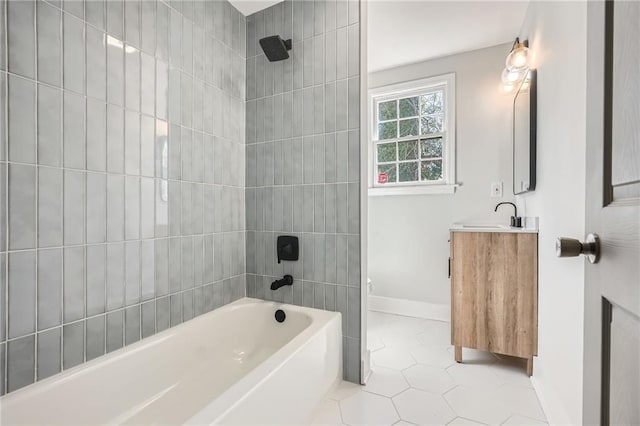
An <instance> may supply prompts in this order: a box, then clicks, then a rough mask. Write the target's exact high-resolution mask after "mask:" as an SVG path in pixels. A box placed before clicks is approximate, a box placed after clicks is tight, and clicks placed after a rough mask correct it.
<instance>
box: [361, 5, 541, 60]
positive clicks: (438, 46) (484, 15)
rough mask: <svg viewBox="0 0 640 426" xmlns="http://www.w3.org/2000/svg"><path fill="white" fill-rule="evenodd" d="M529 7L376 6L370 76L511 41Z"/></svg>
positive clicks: (370, 42)
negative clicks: (406, 65) (371, 73)
mask: <svg viewBox="0 0 640 426" xmlns="http://www.w3.org/2000/svg"><path fill="white" fill-rule="evenodd" d="M527 5H528V1H524V0H511V1H482V0H475V1H455V0H450V1H430V0H422V1H418V0H414V1H406V0H373V1H369V4H368V9H369V10H368V14H369V20H368V23H369V25H368V66H369V72H375V71H380V70H382V69H386V68H393V67H397V66H399V65H404V64H410V63H413V62H420V61H424V60H427V59H433V58H437V57H441V56H447V55H451V54H454V53H460V52H466V51H469V50H474V49H480V48H483V47H488V46H494V45H496V44H500V43H505V42H508V41H512V40H514V39H515V37H516V36H517V35H518V33H519V32H520V26H521V25H522V21H523V19H524V15H525V13H526V9H527Z"/></svg>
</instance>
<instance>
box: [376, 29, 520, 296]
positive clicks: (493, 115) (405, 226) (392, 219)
mask: <svg viewBox="0 0 640 426" xmlns="http://www.w3.org/2000/svg"><path fill="white" fill-rule="evenodd" d="M514 36H515V35H514ZM510 48H511V45H510V44H502V45H498V46H494V47H490V48H486V49H480V50H475V51H471V52H466V53H462V54H457V55H452V56H448V57H444V58H439V59H435V60H430V61H426V62H420V63H417V64H412V65H408V66H403V67H399V68H394V69H390V70H385V71H380V72H377V73H371V74H369V88H370V89H371V88H377V87H382V86H386V85H389V84H394V83H400V82H405V81H411V80H416V79H420V78H425V77H431V76H437V75H441V74H445V73H450V72H455V74H456V106H457V111H456V114H457V117H456V122H457V125H456V133H457V141H456V143H457V146H456V150H457V175H458V176H457V181H458V183H460V184H461V187H460V188H458V190H457V192H456V193H455V194H453V195H404V196H399V195H394V196H374V197H369V277H370V278H371V280H372V282H373V294H374V295H376V296H386V297H394V298H400V299H409V300H414V301H422V302H428V303H436V304H445V305H447V306H448V305H449V300H450V287H449V279H448V278H447V259H448V258H449V243H448V242H447V240H448V239H449V231H448V229H449V225H450V224H451V223H454V222H459V221H473V220H477V221H487V222H488V221H495V222H502V223H508V220H509V219H508V218H509V216H511V215H512V214H513V210H512V209H511V208H506V207H508V206H505V207H501V209H503V210H501V211H499V212H498V213H494V212H493V209H494V206H495V205H496V204H497V203H498V202H500V201H512V200H513V198H514V197H513V196H512V195H511V194H512V184H511V107H512V97H511V96H507V95H505V94H504V93H503V92H502V91H501V85H500V73H501V71H502V69H503V68H504V61H505V58H506V56H507V54H508V53H509V49H510ZM498 181H503V182H504V197H503V198H492V197H490V189H491V182H498Z"/></svg>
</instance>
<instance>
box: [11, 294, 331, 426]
mask: <svg viewBox="0 0 640 426" xmlns="http://www.w3.org/2000/svg"><path fill="white" fill-rule="evenodd" d="M277 309H282V310H284V311H285V313H286V314H287V318H286V320H285V321H284V322H282V323H278V322H276V321H275V319H274V314H275V311H276V310H277ZM340 321H341V318H340V314H339V313H335V312H327V311H320V310H316V309H309V308H302V307H297V306H291V305H283V304H278V303H273V302H264V301H261V300H256V299H249V298H244V299H241V300H238V301H236V302H234V303H232V304H230V305H227V306H224V307H222V308H220V309H217V310H215V311H213V312H210V313H208V314H205V315H202V316H200V317H198V318H196V319H194V320H192V321H189V322H187V323H184V324H181V325H179V326H177V327H174V328H171V329H169V330H166V331H164V332H162V333H159V334H157V335H155V336H153V337H151V338H148V339H145V340H143V341H141V342H138V343H135V344H133V345H130V346H127V347H126V348H124V349H122V350H119V351H116V352H113V353H110V354H108V355H106V356H104V357H101V358H98V359H95V360H93V361H90V362H87V363H86V364H83V365H80V366H78V367H75V368H73V369H70V370H67V371H65V372H63V373H62V374H59V375H56V376H53V377H50V378H48V379H46V380H43V381H41V382H38V383H36V384H34V385H32V386H28V387H26V388H23V389H20V390H18V391H16V392H12V393H10V394H8V395H6V396H5V397H3V398H1V399H0V424H2V425H9V424H65V425H72V424H73V425H79V424H91V425H95V424H106V423H108V424H138V425H143V424H144V425H148V424H252V425H257V424H303V423H305V422H307V421H308V420H309V416H311V415H312V413H313V411H314V409H315V407H316V406H317V404H318V403H319V402H320V401H321V400H322V399H323V397H324V396H325V394H326V393H327V392H328V391H329V390H330V389H331V387H332V386H333V385H334V384H335V383H336V382H337V381H339V380H340V379H341V378H342V337H341V323H340Z"/></svg>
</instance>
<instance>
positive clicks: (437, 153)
mask: <svg viewBox="0 0 640 426" xmlns="http://www.w3.org/2000/svg"><path fill="white" fill-rule="evenodd" d="M420 155H421V156H422V158H432V157H442V138H433V139H422V140H421V141H420Z"/></svg>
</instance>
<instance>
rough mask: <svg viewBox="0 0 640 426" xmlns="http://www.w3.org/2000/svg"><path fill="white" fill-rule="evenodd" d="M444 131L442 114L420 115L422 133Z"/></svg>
mask: <svg viewBox="0 0 640 426" xmlns="http://www.w3.org/2000/svg"><path fill="white" fill-rule="evenodd" d="M440 132H442V116H440V115H436V116H426V117H420V133H421V134H423V135H429V134H431V133H440Z"/></svg>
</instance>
